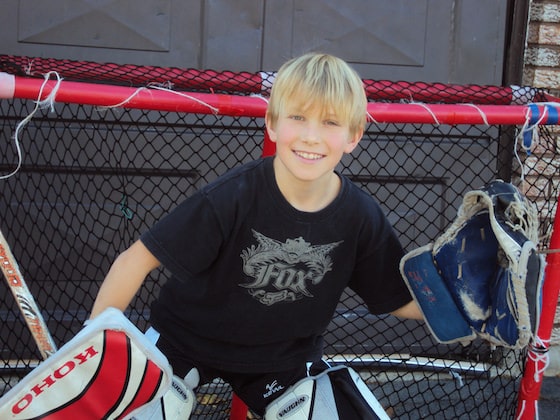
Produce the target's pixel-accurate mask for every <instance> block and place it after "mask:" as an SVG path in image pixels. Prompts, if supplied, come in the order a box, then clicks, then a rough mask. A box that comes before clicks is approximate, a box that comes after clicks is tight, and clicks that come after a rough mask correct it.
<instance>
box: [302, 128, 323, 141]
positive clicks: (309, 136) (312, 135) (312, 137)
mask: <svg viewBox="0 0 560 420" xmlns="http://www.w3.org/2000/svg"><path fill="white" fill-rule="evenodd" d="M319 139H320V134H319V127H317V126H316V124H308V125H307V127H306V128H305V130H304V132H303V140H304V141H306V142H308V143H317V142H318V141H319Z"/></svg>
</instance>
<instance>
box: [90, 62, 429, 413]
mask: <svg viewBox="0 0 560 420" xmlns="http://www.w3.org/2000/svg"><path fill="white" fill-rule="evenodd" d="M366 105H367V100H366V97H365V92H364V88H363V85H362V81H361V79H360V77H359V76H358V75H357V73H355V72H354V71H353V70H352V69H351V68H350V67H349V65H348V64H347V63H345V62H344V61H342V60H340V59H338V58H336V57H333V56H330V55H326V54H317V53H310V54H306V55H303V56H301V57H299V58H296V59H293V60H291V61H289V62H287V63H286V64H284V65H283V66H282V67H281V69H280V70H279V72H278V75H277V78H276V80H275V82H274V85H273V88H272V92H271V95H270V102H269V105H268V109H267V114H266V127H267V130H268V134H269V135H270V138H271V140H272V141H273V142H275V143H276V155H275V156H274V157H270V158H263V159H260V160H257V161H255V162H252V163H248V164H245V165H243V166H241V167H239V168H236V169H233V170H232V171H230V172H229V173H227V174H225V175H224V176H222V177H221V178H219V179H218V180H216V181H215V182H213V183H211V184H209V185H207V186H206V187H204V188H202V189H201V190H200V191H198V192H197V193H195V194H194V195H192V196H191V197H189V198H187V199H186V200H185V201H184V202H183V203H181V204H180V205H179V206H177V208H175V209H174V210H173V211H172V212H171V213H170V214H169V215H167V216H166V217H164V218H162V219H161V220H160V221H159V222H158V223H157V224H156V225H155V226H154V227H153V228H152V229H150V230H149V231H147V232H145V233H144V234H143V235H142V236H141V237H140V239H139V240H138V241H137V242H135V243H134V244H133V245H132V246H131V247H130V248H129V249H128V250H126V251H125V252H123V253H122V254H121V255H120V256H119V257H118V258H117V259H116V260H115V262H114V264H113V265H112V267H111V269H110V271H109V272H108V274H107V277H106V279H105V281H104V283H103V285H102V287H101V289H100V291H99V294H98V296H97V299H96V301H95V304H94V307H93V310H92V317H95V316H96V315H98V314H99V313H100V312H101V311H103V310H104V309H105V308H107V307H109V306H112V307H116V308H118V309H121V310H125V309H126V308H127V306H128V305H129V303H130V301H131V300H132V298H133V297H134V295H135V294H136V292H137V291H138V289H139V288H140V286H141V285H142V282H143V281H144V279H145V277H146V276H147V275H148V273H150V272H151V271H152V270H154V269H155V268H157V267H159V266H160V265H163V266H165V267H166V268H167V270H168V271H169V272H170V273H171V276H170V278H169V279H168V281H167V282H166V283H165V284H164V285H162V288H161V293H160V295H159V297H158V298H157V299H156V300H155V302H154V303H153V306H152V310H151V323H152V325H153V327H154V328H155V329H156V330H157V331H158V332H159V334H160V337H159V340H158V342H157V346H158V347H159V348H160V349H161V350H162V352H163V353H164V354H165V355H166V356H167V358H168V359H169V361H170V363H171V365H172V367H173V371H174V374H175V375H177V376H179V377H184V376H185V375H186V374H187V373H188V372H189V371H191V369H192V368H196V369H197V370H198V372H199V374H200V379H201V382H207V381H210V380H212V379H213V378H215V377H221V378H222V379H223V380H225V381H226V382H228V383H229V384H230V385H231V386H232V388H233V390H234V391H235V393H236V394H237V395H238V396H239V397H240V398H241V399H242V400H244V401H245V403H247V405H248V406H249V407H250V408H251V409H253V410H254V411H255V412H256V413H258V414H261V415H262V414H263V413H264V411H265V408H266V406H267V405H268V404H269V403H270V402H271V401H273V400H275V399H276V398H278V396H279V395H281V394H282V392H283V391H285V390H286V389H287V388H288V387H289V386H290V385H292V384H294V383H295V382H297V381H298V380H299V379H301V378H303V377H305V376H306V362H310V361H316V360H319V359H320V358H321V356H322V348H323V338H322V334H323V332H324V331H325V329H326V328H327V326H328V324H329V322H330V320H331V318H332V316H333V313H334V311H335V308H336V306H337V304H338V302H339V299H340V296H341V294H342V292H343V290H344V289H345V287H347V286H349V287H351V288H352V289H353V290H355V291H356V292H357V293H358V294H359V295H360V296H361V297H362V298H363V299H364V301H365V302H366V304H367V305H368V308H369V310H370V311H371V312H372V313H375V314H381V313H392V314H394V315H396V316H399V317H407V318H416V319H420V318H421V314H420V311H419V309H418V307H417V306H416V304H415V303H414V302H413V301H412V298H411V296H410V293H409V292H408V289H407V287H406V285H405V284H404V282H403V280H402V279H401V276H400V273H399V261H400V259H401V257H402V255H403V251H402V248H401V245H400V244H399V241H398V239H397V237H396V235H395V233H394V231H393V229H392V227H391V226H390V225H389V223H388V221H387V219H386V217H385V216H384V214H383V212H382V210H381V209H380V207H379V205H378V204H377V203H376V201H375V200H374V199H373V198H372V197H371V196H370V195H368V194H366V193H365V192H363V191H361V190H360V189H359V188H358V187H357V186H355V185H354V184H352V183H351V182H350V181H349V180H348V179H347V178H345V177H343V176H342V175H340V174H339V173H337V172H336V171H335V167H336V166H337V164H338V163H339V162H340V160H341V158H342V156H343V155H344V154H345V153H351V152H352V150H354V148H355V147H356V145H357V144H358V142H359V141H360V139H361V137H362V134H363V130H364V127H365V123H366ZM272 384H274V385H272Z"/></svg>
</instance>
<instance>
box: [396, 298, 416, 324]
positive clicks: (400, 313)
mask: <svg viewBox="0 0 560 420" xmlns="http://www.w3.org/2000/svg"><path fill="white" fill-rule="evenodd" d="M391 315H395V316H397V317H399V318H408V319H417V320H419V321H421V320H423V319H424V315H423V314H422V311H421V310H420V307H419V306H418V304H417V303H416V301H415V300H414V299H412V300H411V301H410V302H408V303H407V304H406V305H404V306H401V307H400V308H399V309H396V310H394V311H393V312H391Z"/></svg>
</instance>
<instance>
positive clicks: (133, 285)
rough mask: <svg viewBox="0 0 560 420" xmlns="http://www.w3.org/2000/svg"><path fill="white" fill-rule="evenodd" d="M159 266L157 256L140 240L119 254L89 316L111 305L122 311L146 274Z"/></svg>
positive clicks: (93, 315) (95, 314) (97, 313)
mask: <svg viewBox="0 0 560 420" xmlns="http://www.w3.org/2000/svg"><path fill="white" fill-rule="evenodd" d="M159 266H160V262H159V261H158V260H157V258H156V257H155V256H154V255H153V254H152V253H151V252H150V251H149V250H148V248H146V246H145V245H144V244H143V243H142V242H141V241H140V240H138V241H136V242H134V243H133V244H132V245H131V246H130V248H128V249H127V250H126V251H124V252H123V253H122V254H120V255H119V256H118V257H117V259H116V260H115V261H114V262H113V264H112V265H111V268H110V269H109V272H108V273H107V276H106V277H105V280H104V281H103V284H102V285H101V288H100V289H99V293H98V294H97V297H96V299H95V302H94V304H93V309H92V311H91V315H90V318H95V317H96V316H97V315H99V314H100V313H101V312H103V310H105V309H106V308H108V307H113V308H117V309H120V310H121V311H124V310H125V309H126V308H127V307H128V305H129V304H130V302H131V301H132V298H134V296H135V295H136V292H138V290H139V289H140V286H142V283H143V282H144V279H145V278H146V276H147V275H148V274H149V273H150V272H151V271H152V270H154V269H155V268H157V267H159Z"/></svg>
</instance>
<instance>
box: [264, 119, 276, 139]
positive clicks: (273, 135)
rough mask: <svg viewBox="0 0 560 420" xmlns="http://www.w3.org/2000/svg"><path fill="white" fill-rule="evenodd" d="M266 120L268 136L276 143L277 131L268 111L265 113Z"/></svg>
mask: <svg viewBox="0 0 560 420" xmlns="http://www.w3.org/2000/svg"><path fill="white" fill-rule="evenodd" d="M264 122H265V126H266V132H267V133H268V138H269V139H270V140H271V141H272V142H273V143H276V131H275V130H274V128H273V125H274V124H272V120H271V118H270V116H269V115H268V112H267V113H266V114H265V117H264Z"/></svg>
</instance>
